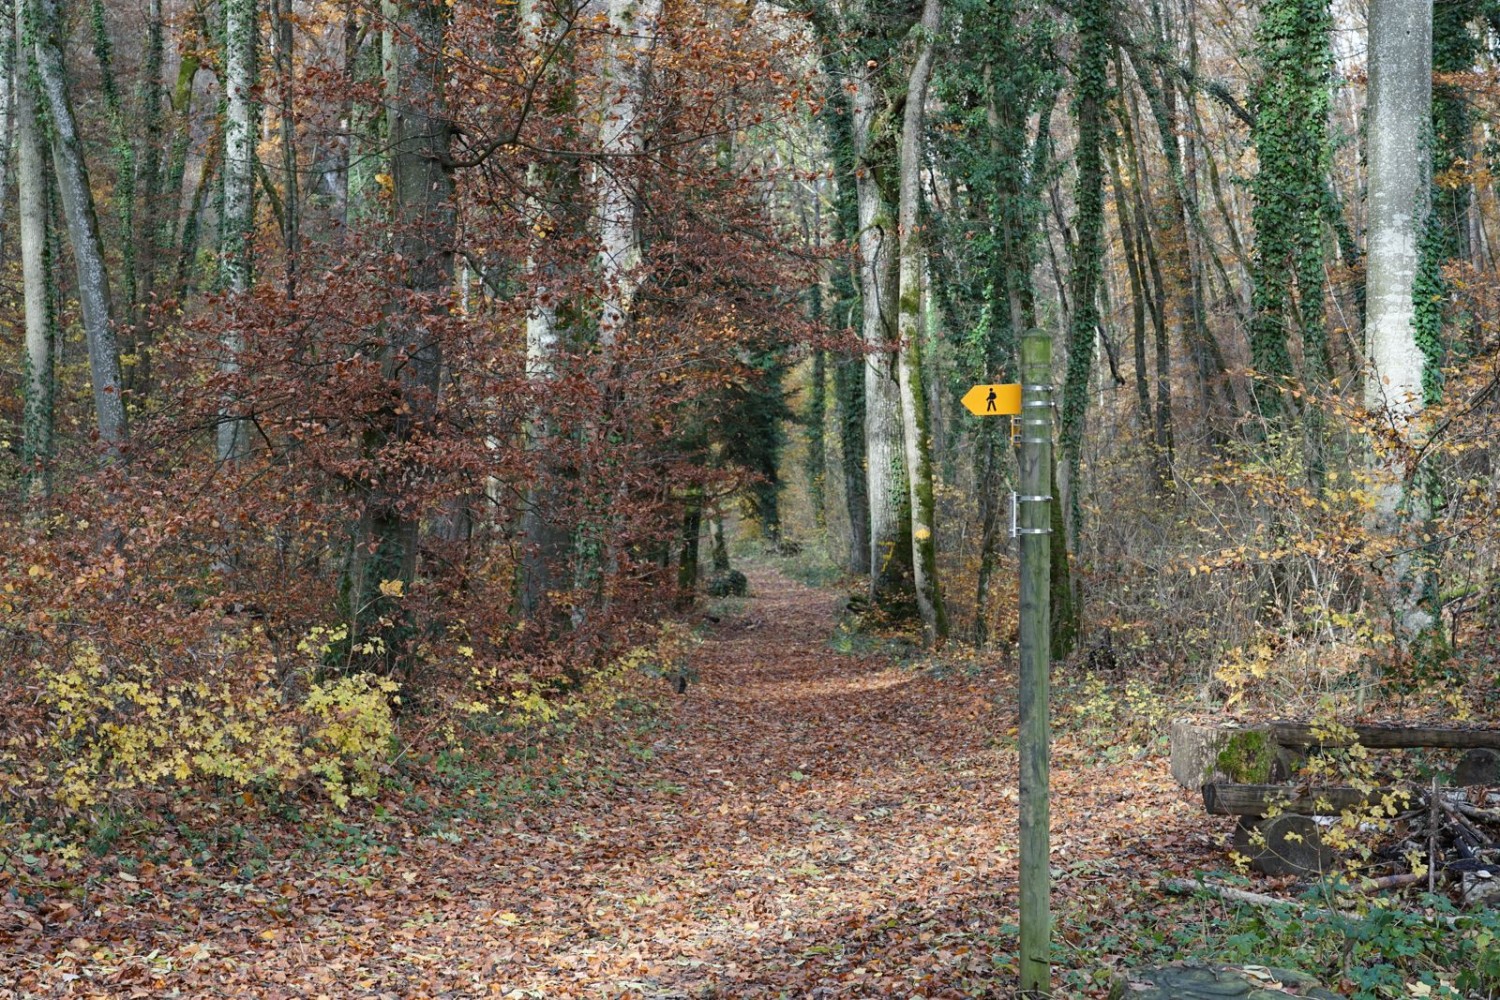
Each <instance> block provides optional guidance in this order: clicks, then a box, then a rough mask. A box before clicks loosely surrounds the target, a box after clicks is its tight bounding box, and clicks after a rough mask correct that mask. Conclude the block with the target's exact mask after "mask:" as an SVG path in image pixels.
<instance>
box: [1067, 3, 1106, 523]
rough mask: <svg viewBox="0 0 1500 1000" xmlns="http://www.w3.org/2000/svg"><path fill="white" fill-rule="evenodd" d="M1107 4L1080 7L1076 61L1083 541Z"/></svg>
mask: <svg viewBox="0 0 1500 1000" xmlns="http://www.w3.org/2000/svg"><path fill="white" fill-rule="evenodd" d="M1107 8H1108V4H1107V3H1106V2H1105V0H1087V2H1085V3H1083V4H1082V5H1081V6H1080V8H1079V10H1078V13H1077V19H1078V63H1077V65H1076V66H1075V67H1074V71H1073V76H1074V87H1075V89H1076V91H1077V94H1076V101H1077V113H1078V140H1077V161H1078V183H1077V188H1076V193H1075V195H1074V202H1075V203H1076V213H1077V214H1076V216H1075V221H1074V227H1075V229H1076V230H1077V236H1076V237H1075V239H1074V244H1073V261H1072V270H1071V271H1070V273H1069V279H1070V284H1071V285H1072V293H1073V315H1072V324H1071V329H1070V332H1069V336H1068V370H1067V377H1066V379H1065V381H1064V383H1063V405H1062V437H1061V439H1060V442H1059V443H1060V444H1061V446H1062V447H1061V451H1062V453H1063V462H1064V467H1065V471H1066V473H1067V478H1066V480H1065V481H1064V486H1065V489H1064V490H1063V491H1062V492H1063V495H1064V496H1065V497H1066V506H1067V510H1068V528H1069V531H1070V533H1071V535H1072V538H1073V543H1074V545H1075V546H1076V545H1077V544H1078V539H1079V536H1080V534H1081V533H1082V530H1083V483H1082V480H1081V476H1080V473H1081V457H1082V454H1083V431H1084V417H1085V415H1086V413H1087V410H1088V401H1089V379H1090V377H1091V376H1092V373H1093V363H1094V344H1095V342H1096V341H1097V340H1098V337H1099V322H1100V317H1099V302H1098V295H1099V283H1100V280H1101V279H1100V271H1101V268H1102V262H1103V258H1104V113H1105V108H1106V102H1107V101H1108V97H1109V78H1108V73H1107V68H1108V64H1109V42H1108V35H1107V19H1108V10H1107Z"/></svg>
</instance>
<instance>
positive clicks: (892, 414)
mask: <svg viewBox="0 0 1500 1000" xmlns="http://www.w3.org/2000/svg"><path fill="white" fill-rule="evenodd" d="M858 16H859V17H860V18H861V19H863V22H864V23H863V24H862V25H861V28H862V36H863V38H862V45H861V46H860V47H859V49H858V52H859V56H862V57H863V61H862V62H859V59H858V57H856V63H857V65H855V66H854V67H853V68H852V69H851V76H852V80H851V83H852V85H853V87H854V102H853V114H852V120H853V126H854V127H853V130H852V136H851V138H852V145H853V148H854V158H855V196H856V200H857V202H858V206H859V231H858V243H859V286H860V287H859V291H860V303H861V305H862V312H863V317H862V321H861V327H860V328H861V336H862V338H863V340H864V344H865V351H866V355H865V399H864V404H865V484H866V492H867V494H868V497H869V502H870V520H869V526H870V595H871V598H872V599H873V600H874V602H875V604H876V605H877V606H879V607H883V608H885V609H887V610H898V609H900V608H901V607H902V606H903V605H907V604H909V603H910V602H911V600H912V597H913V583H912V562H911V560H912V526H911V507H910V480H909V479H908V476H907V471H906V451H905V442H904V439H903V434H902V423H901V419H902V418H901V413H902V407H901V384H900V376H899V370H898V345H899V331H898V329H897V322H898V319H897V317H898V307H899V300H900V270H899V264H900V260H899V250H900V236H899V233H898V230H897V219H896V218H895V210H896V206H895V205H894V204H893V203H894V202H895V200H896V188H897V186H898V172H899V169H900V164H899V162H898V151H899V147H900V142H901V134H900V127H899V121H900V119H899V118H898V112H899V110H900V107H899V103H900V99H901V97H902V96H903V95H904V90H905V88H904V86H902V84H904V82H905V80H904V77H903V76H899V75H898V67H897V66H895V65H893V64H892V61H893V57H894V54H895V52H896V51H897V50H896V43H897V42H898V41H899V40H900V39H902V38H904V37H905V35H906V34H907V32H909V31H910V29H911V26H912V24H913V23H914V20H915V19H914V18H912V17H910V15H908V14H906V12H905V11H900V12H890V13H887V12H884V11H880V12H877V11H876V10H875V9H874V8H873V7H862V8H860V10H859V14H858Z"/></svg>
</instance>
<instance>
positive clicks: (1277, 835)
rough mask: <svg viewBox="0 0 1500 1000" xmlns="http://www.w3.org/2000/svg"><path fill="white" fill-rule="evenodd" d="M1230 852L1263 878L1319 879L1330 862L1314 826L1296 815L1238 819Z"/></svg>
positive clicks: (1328, 850)
mask: <svg viewBox="0 0 1500 1000" xmlns="http://www.w3.org/2000/svg"><path fill="white" fill-rule="evenodd" d="M1257 834H1259V836H1257ZM1234 849H1235V850H1236V851H1238V852H1239V853H1241V854H1243V855H1245V856H1246V857H1247V858H1249V859H1250V867H1251V868H1254V869H1255V870H1256V871H1258V872H1260V873H1261V874H1263V875H1297V876H1303V875H1321V874H1323V873H1324V872H1326V871H1328V869H1329V868H1330V867H1331V866H1332V865H1333V859H1334V853H1333V849H1332V848H1331V847H1329V846H1328V845H1327V844H1324V843H1323V836H1322V833H1321V831H1320V830H1319V828H1318V824H1317V822H1316V821H1315V820H1314V819H1313V818H1312V817H1311V816H1301V815H1298V814H1297V813H1282V814H1281V815H1280V816H1273V817H1271V818H1270V819H1259V818H1256V817H1254V816H1241V817H1240V818H1239V822H1238V823H1236V824H1235V827H1234Z"/></svg>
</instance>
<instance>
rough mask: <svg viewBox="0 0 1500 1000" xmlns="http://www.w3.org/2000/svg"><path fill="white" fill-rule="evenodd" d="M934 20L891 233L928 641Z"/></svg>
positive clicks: (906, 135) (919, 66) (933, 615)
mask: <svg viewBox="0 0 1500 1000" xmlns="http://www.w3.org/2000/svg"><path fill="white" fill-rule="evenodd" d="M941 24H942V5H941V3H939V0H926V2H925V3H924V4H923V7H922V20H921V21H920V22H919V23H918V26H917V30H918V31H919V32H920V35H919V37H918V38H917V46H918V50H917V55H916V58H915V59H914V60H913V62H912V68H911V74H910V76H909V78H908V82H907V88H906V104H905V108H904V116H903V121H902V125H901V157H900V194H899V197H898V205H899V235H900V250H899V253H900V262H899V265H898V268H897V273H898V278H899V281H900V293H899V295H898V299H897V308H898V310H899V313H898V321H897V331H896V332H897V336H898V338H899V347H898V348H897V353H896V373H897V381H898V384H899V387H900V394H901V429H902V438H903V441H904V444H905V454H904V456H903V457H904V459H905V463H904V464H905V467H906V475H907V483H908V487H907V488H908V491H909V498H908V501H907V502H908V503H909V504H910V509H911V537H912V555H911V560H912V571H913V572H912V583H913V588H914V590H915V591H916V597H917V609H918V611H919V612H920V613H921V615H922V623H923V626H924V628H925V629H926V632H927V638H928V640H929V641H933V640H938V639H943V638H945V637H946V636H947V634H948V616H947V613H946V612H945V611H944V609H943V594H942V588H941V587H940V586H939V583H938V576H937V523H936V520H937V519H936V517H935V511H936V505H935V503H934V502H933V493H932V439H931V435H930V433H929V432H928V427H927V402H926V391H925V388H924V386H923V373H922V341H923V339H924V338H925V331H924V330H923V329H922V317H923V313H922V295H923V270H924V268H923V264H924V262H925V260H926V249H925V247H926V240H925V238H924V236H923V230H924V228H925V227H924V221H923V218H922V215H923V213H922V165H923V161H924V156H923V152H924V150H925V147H926V141H925V134H924V127H925V115H924V112H925V110H926V104H927V84H928V81H929V80H930V79H931V76H932V62H933V58H934V54H935V52H936V48H937V33H938V29H939V28H940V27H941Z"/></svg>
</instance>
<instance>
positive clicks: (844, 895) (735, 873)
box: [0, 566, 1222, 1000]
mask: <svg viewBox="0 0 1500 1000" xmlns="http://www.w3.org/2000/svg"><path fill="white" fill-rule="evenodd" d="M750 582H751V588H752V591H751V592H752V596H751V597H750V598H749V599H747V600H745V601H743V602H733V603H734V604H735V606H736V610H735V611H734V613H732V614H728V615H726V616H724V617H723V618H722V620H721V621H720V622H719V623H718V624H717V625H715V626H713V627H712V629H711V632H710V635H709V636H708V639H707V641H706V642H705V643H704V644H703V645H702V646H700V647H698V648H697V649H696V650H695V652H694V657H693V659H694V670H695V672H696V675H697V679H696V681H695V682H694V683H693V684H692V685H691V686H690V687H689V688H688V691H687V693H686V695H684V696H682V697H681V698H677V697H676V696H675V695H669V696H668V697H669V698H671V699H673V701H672V703H671V705H670V706H669V708H668V709H667V710H666V714H665V716H664V717H663V718H661V719H659V720H658V721H659V724H658V725H657V726H656V727H655V728H653V729H651V730H649V731H646V732H642V733H639V734H638V736H637V741H636V742H635V743H634V744H632V745H627V746H625V747H620V748H613V747H612V748H611V753H612V755H613V760H614V763H613V764H612V766H610V767H609V768H608V769H607V777H605V778H603V779H601V780H597V781H593V782H590V783H585V784H584V786H583V790H581V791H573V792H570V793H569V794H567V795H566V796H565V797H563V798H560V799H559V800H558V801H556V802H555V803H552V804H548V805H543V806H539V807H536V808H531V809H527V810H525V811H523V812H521V813H519V814H517V815H516V816H514V817H513V818H512V819H510V820H508V821H506V822H503V823H502V824H500V825H498V826H496V825H490V826H477V825H471V826H466V827H463V828H462V830H461V831H460V832H461V834H462V835H461V836H455V835H454V834H453V833H451V832H450V833H449V834H447V835H443V834H438V835H436V836H434V835H432V834H422V833H419V832H417V831H416V830H415V829H413V830H411V831H409V832H408V833H406V834H404V835H402V836H401V837H400V839H401V850H400V852H399V853H397V854H394V855H392V856H385V855H382V854H380V853H379V852H375V853H373V854H372V855H371V856H370V857H369V858H368V859H367V860H366V861H365V862H364V863H363V864H361V865H355V866H353V867H344V868H341V869H334V870H331V871H330V870H329V869H327V868H326V867H323V868H321V869H320V868H316V867H314V868H308V867H304V866H303V865H302V864H301V863H298V862H294V861H287V862H273V863H272V864H271V865H270V867H269V868H268V869H267V870H266V871H264V872H261V873H260V874H258V875H256V876H255V877H253V878H245V879H244V880H243V881H240V880H231V881H229V882H225V883H223V884H221V885H219V886H218V888H219V890H220V891H219V892H218V893H213V892H212V891H210V892H207V893H205V892H203V891H202V890H201V889H196V890H192V891H186V888H185V887H184V890H183V891H177V892H171V891H169V892H165V893H159V894H157V896H156V897H155V898H154V899H153V898H142V899H141V900H140V901H139V907H138V908H136V909H131V910H128V911H123V912H120V913H118V914H114V915H111V914H106V915H105V918H104V919H105V920H106V921H108V920H109V919H110V918H111V916H113V918H114V919H115V920H116V921H117V924H116V930H115V931H114V933H112V934H111V935H110V938H111V940H112V941H113V944H112V945H111V948H110V951H109V953H108V955H106V956H104V957H102V958H101V954H102V953H100V954H95V955H94V956H93V959H92V960H90V959H89V958H87V957H85V956H86V955H87V954H88V948H93V947H97V945H94V944H89V945H88V947H87V948H82V951H83V955H79V956H77V960H76V961H73V962H72V963H69V962H68V961H67V960H66V955H67V948H68V945H66V944H64V943H63V942H62V941H60V940H59V939H62V938H65V937H66V935H68V934H73V933H77V934H80V935H86V936H89V937H93V938H95V939H96V940H97V939H98V936H99V935H98V934H97V932H93V929H92V928H90V927H89V926H88V924H89V921H88V919H87V918H85V920H84V923H83V924H82V925H75V928H76V929H75V930H70V931H65V932H54V934H53V935H49V937H51V938H52V941H53V942H54V943H53V946H52V948H51V949H48V950H50V951H52V954H51V955H50V956H47V957H46V958H43V956H42V955H41V954H39V953H38V952H40V951H41V949H37V951H32V952H31V955H32V957H34V958H35V959H37V961H34V962H33V961H28V962H27V966H28V967H29V970H30V971H31V972H32V973H33V974H34V976H35V977H34V978H33V977H32V976H27V977H26V978H27V981H28V982H30V983H33V984H35V985H37V986H39V987H51V989H38V990H36V991H35V992H22V993H20V994H17V995H25V996H30V995H44V993H45V994H55V995H78V996H90V995H109V996H132V995H151V996H166V995H171V994H172V993H173V991H176V995H180V996H212V995H218V996H257V997H261V996H263V997H302V998H314V997H328V998H332V1000H340V998H344V997H392V998H394V997H401V998H406V997H494V996H499V997H512V998H521V997H538V998H551V997H599V998H623V997H632V998H657V1000H668V998H674V1000H676V998H682V1000H686V998H695V1000H696V998H707V997H715V998H740V997H745V998H751V997H767V998H771V997H790V998H802V997H882V996H897V997H902V998H911V997H924V998H936V997H993V996H1008V995H1010V994H1011V992H1012V984H1013V983H1014V976H1013V971H1012V964H1013V961H1014V959H1013V953H1014V948H1015V938H1014V929H1013V927H1007V925H1011V924H1014V921H1015V876H1016V854H1015V848H1014V843H1015V829H1016V801H1015V800H1016V791H1015V789H1016V753H1015V729H1014V727H1015V718H1014V712H1013V710H1012V709H1011V708H1009V707H1008V706H1010V705H1012V704H1013V703H1014V698H1013V696H1012V693H1011V691H1010V688H1009V685H1010V684H1011V683H1012V680H1011V676H1010V675H1011V673H1012V671H1011V670H1009V669H986V670H980V671H975V673H976V674H977V676H964V675H963V674H962V673H961V672H953V673H950V674H949V675H948V676H946V677H943V678H938V677H935V676H933V675H932V674H931V673H930V672H922V671H918V670H915V669H912V668H910V667H901V666H896V665H892V664H890V663H889V662H887V661H886V660H884V659H882V658H879V657H873V656H860V655H854V654H843V653H839V652H835V651H834V650H833V648H832V647H831V645H830V639H831V637H832V635H833V633H834V629H835V625H836V607H837V603H838V597H837V596H836V595H835V594H834V593H832V592H831V591H823V590H816V589H813V588H810V587H806V586H803V585H802V584H799V583H796V582H794V581H792V580H789V579H788V578H787V577H786V576H785V575H783V574H782V573H780V572H779V571H777V570H776V569H774V568H769V567H764V566H761V567H754V568H752V571H751V573H750ZM996 706H1001V707H996ZM1166 771H1167V769H1166V763H1165V761H1163V760H1161V759H1145V760H1131V759H1127V760H1124V761H1121V762H1117V763H1111V764H1106V763H1104V762H1103V761H1101V760H1099V759H1098V757H1097V755H1096V753H1095V751H1093V750H1091V749H1088V748H1085V747H1082V746H1077V745H1073V744H1071V743H1069V741H1068V740H1067V739H1062V740H1060V741H1059V743H1058V746H1057V749H1056V753H1055V756H1054V772H1053V787H1054V792H1055V798H1054V803H1055V805H1054V812H1053V816H1054V837H1053V843H1054V849H1055V852H1056V854H1055V864H1056V866H1057V867H1058V868H1060V869H1061V870H1062V871H1063V872H1064V875H1063V876H1062V878H1061V879H1060V880H1059V883H1058V893H1059V895H1060V896H1061V895H1064V894H1077V893H1079V892H1081V891H1082V892H1087V891H1089V890H1090V889H1092V891H1094V892H1095V893H1096V894H1097V893H1102V894H1108V893H1109V892H1111V891H1112V887H1113V886H1114V885H1115V883H1116V882H1117V881H1118V880H1122V879H1131V878H1142V877H1149V876H1150V875H1151V874H1152V873H1154V872H1155V871H1159V870H1161V869H1162V868H1164V867H1171V868H1179V867H1180V866H1181V864H1182V863H1183V862H1184V860H1185V858H1184V855H1185V854H1186V855H1194V854H1196V855H1200V856H1204V857H1211V855H1210V853H1209V851H1210V849H1209V847H1208V838H1207V837H1206V836H1204V834H1203V831H1204V830H1205V829H1206V828H1208V827H1207V826H1206V824H1205V821H1204V818H1203V817H1202V815H1201V806H1195V804H1194V803H1192V802H1191V801H1190V800H1189V798H1188V797H1186V796H1184V795H1183V794H1182V793H1181V791H1180V790H1179V789H1177V788H1176V786H1175V785H1172V783H1171V781H1170V778H1169V777H1168V776H1167V773H1166ZM1218 857H1219V858H1222V855H1218ZM207 881H208V882H209V883H210V884H212V883H213V882H214V881H215V880H214V879H209V880H207ZM197 884H198V885H199V886H202V885H203V884H204V883H203V881H202V880H200V881H198V883H197ZM128 888H132V889H136V888H140V886H139V885H136V884H132V885H131V886H129V887H128ZM138 895H142V896H143V897H150V896H151V894H150V893H144V894H141V893H138ZM1117 895H1121V896H1122V897H1123V896H1124V895H1127V894H1119V893H1117ZM153 904H154V905H153ZM157 908H159V909H157ZM127 927H128V928H131V929H130V930H129V931H128V932H126V931H124V928H127ZM127 934H128V936H126V935H127ZM122 938H123V940H122ZM37 944H41V942H37ZM73 950H74V952H77V951H78V950H80V946H79V945H78V944H77V943H76V942H75V943H74V944H73ZM28 951H30V949H28ZM62 970H69V971H68V974H69V975H71V976H73V977H74V978H73V979H72V980H70V981H63V980H62V979H60V978H59V975H60V974H61V972H62ZM38 973H39V975H36V974H38ZM80 976H81V977H82V978H79V977H80ZM84 987H87V989H84ZM132 989H135V990H141V989H146V990H147V992H137V993H132V992H131V990H132ZM95 990H99V991H102V992H94V991H95ZM5 994H6V991H5V989H4V985H3V984H0V996H4V995H5Z"/></svg>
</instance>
